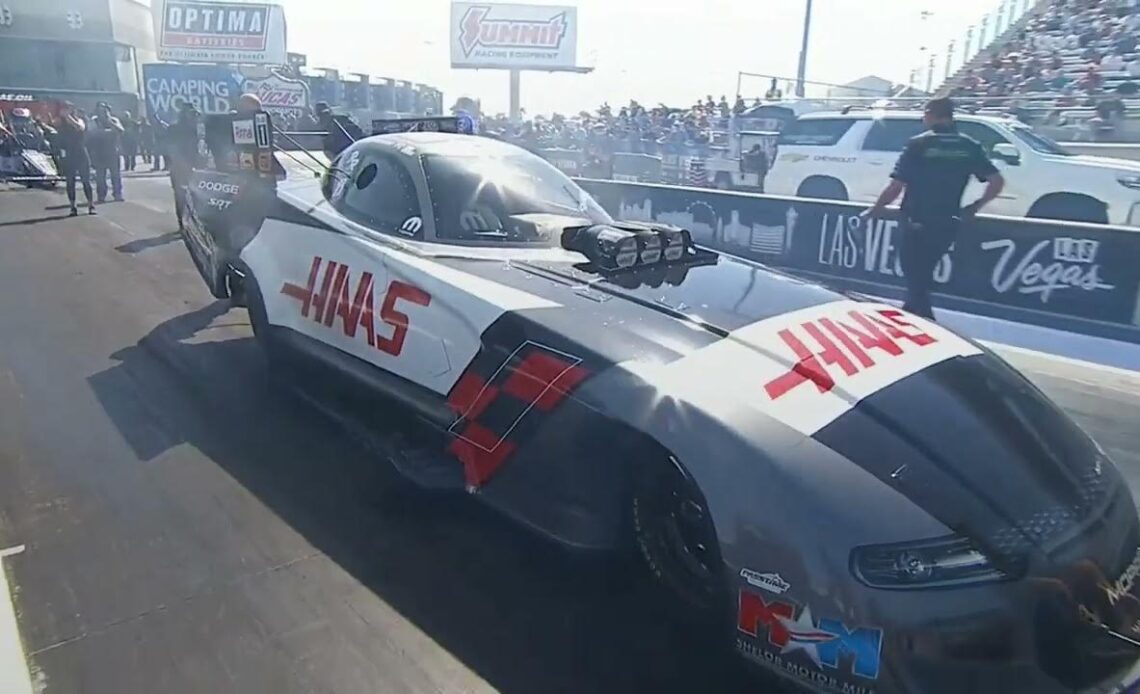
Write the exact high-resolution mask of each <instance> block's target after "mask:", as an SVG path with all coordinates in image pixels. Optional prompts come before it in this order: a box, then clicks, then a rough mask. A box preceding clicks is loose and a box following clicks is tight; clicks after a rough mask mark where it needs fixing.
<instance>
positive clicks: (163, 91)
mask: <svg viewBox="0 0 1140 694" xmlns="http://www.w3.org/2000/svg"><path fill="white" fill-rule="evenodd" d="M242 81H243V78H242V76H241V75H240V74H238V73H236V72H234V71H233V70H231V69H229V68H226V67H223V66H221V65H175V64H173V63H150V64H148V65H143V87H144V88H145V91H146V105H147V112H148V113H150V114H151V115H153V116H158V117H159V118H161V119H162V120H164V121H166V122H167V123H173V122H174V121H175V120H177V118H178V110H179V108H181V106H182V104H183V103H184V102H187V101H188V102H190V103H192V104H194V106H196V107H197V108H198V110H199V111H200V112H201V113H202V115H204V116H209V115H213V114H217V113H229V112H230V111H231V110H232V109H233V108H234V107H235V106H237V99H238V96H239V95H240V94H241V87H240V85H241V83H242Z"/></svg>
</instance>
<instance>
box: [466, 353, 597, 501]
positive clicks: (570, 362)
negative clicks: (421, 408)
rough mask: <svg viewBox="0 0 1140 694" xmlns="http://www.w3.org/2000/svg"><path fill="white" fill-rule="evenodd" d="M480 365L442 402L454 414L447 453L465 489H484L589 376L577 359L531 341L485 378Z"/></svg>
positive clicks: (468, 372) (468, 373)
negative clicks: (459, 470) (460, 471)
mask: <svg viewBox="0 0 1140 694" xmlns="http://www.w3.org/2000/svg"><path fill="white" fill-rule="evenodd" d="M479 361H480V360H479V359H476V360H475V361H474V362H472V366H471V367H469V368H468V370H467V372H466V373H464V374H463V376H462V377H461V378H460V379H459V382H457V383H456V384H455V386H454V387H453V388H452V389H451V393H450V394H449V395H448V398H447V404H448V406H449V407H450V408H451V410H452V411H453V412H455V414H456V420H455V422H454V423H453V424H452V425H451V427H450V429H449V431H450V432H451V434H452V435H453V436H454V437H455V438H454V439H453V440H452V442H451V444H450V445H449V446H448V450H449V451H450V452H451V453H452V454H453V455H455V457H456V458H458V459H459V461H460V462H461V463H462V464H463V471H464V477H465V478H466V481H467V484H468V486H470V487H479V486H482V485H483V484H486V482H487V480H489V479H490V478H491V477H492V476H493V475H494V474H495V473H496V472H497V471H498V470H499V468H500V467H502V465H503V463H505V462H506V460H507V459H508V458H509V457H510V456H511V454H513V453H514V452H515V451H516V450H517V449H518V445H519V444H520V439H521V438H523V437H525V436H526V435H527V434H529V433H533V431H534V430H535V428H536V427H535V424H536V423H540V422H541V419H542V418H543V417H545V416H547V415H549V414H550V413H551V412H553V411H554V410H555V409H556V408H557V407H558V405H559V404H561V403H562V402H563V401H564V400H565V398H566V396H567V395H569V394H570V393H571V392H572V391H573V390H574V388H575V387H577V386H578V385H579V384H581V383H582V381H583V380H585V379H586V377H587V376H588V375H589V372H588V371H587V370H586V369H585V368H583V367H582V366H581V362H582V360H581V359H579V358H578V357H575V356H573V355H570V354H566V353H564V352H559V351H558V350H555V349H552V348H550V347H546V346H544V345H540V344H538V343H535V342H530V341H528V342H525V343H523V344H522V345H521V346H520V347H519V348H518V349H516V350H515V351H514V352H512V353H511V355H510V356H508V357H507V359H506V360H505V361H503V362H502V363H501V364H499V365H498V366H497V367H496V368H493V369H491V373H490V374H489V375H486V376H484V375H482V374H481V373H479V369H478V368H476V364H477V363H478V362H479Z"/></svg>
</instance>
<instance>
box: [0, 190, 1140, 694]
mask: <svg viewBox="0 0 1140 694" xmlns="http://www.w3.org/2000/svg"><path fill="white" fill-rule="evenodd" d="M126 192H127V196H128V198H129V200H130V201H129V202H126V203H112V204H108V205H104V206H101V207H100V208H99V215H98V216H96V217H87V216H81V217H79V218H76V219H68V218H66V216H65V215H66V212H67V210H66V207H65V206H64V203H63V197H62V195H60V194H59V193H53V192H47V191H38V190H36V191H33V190H23V189H17V188H8V189H3V188H0V551H2V550H3V549H4V548H6V547H10V546H13V545H21V544H22V545H24V546H25V547H26V550H25V551H24V552H23V553H21V554H18V555H15V556H10V557H7V558H5V559H3V565H4V566H3V568H4V570H5V571H6V572H7V576H8V579H9V580H8V583H9V585H10V587H11V590H12V592H13V595H12V599H13V601H14V604H15V608H16V613H17V618H18V623H19V631H20V636H21V637H22V641H23V645H24V651H25V653H26V655H27V659H28V662H29V665H30V668H31V670H32V673H33V676H34V679H35V680H36V681H37V683H38V686H39V687H40V688H42V689H43V691H46V692H49V693H55V692H66V693H70V692H83V693H85V694H86V693H91V694H102V693H107V694H124V693H133V692H146V693H149V692H164V693H169V694H180V693H183V692H186V693H190V692H193V693H199V692H212V693H228V692H274V693H282V694H284V693H286V692H337V693H340V692H353V693H355V692H369V693H371V692H380V693H383V694H388V693H391V694H404V693H413V692H415V693H420V692H439V693H451V692H484V691H496V690H497V691H502V692H525V693H528V694H529V693H531V692H535V693H539V692H540V693H543V694H545V693H548V692H549V693H553V692H575V693H578V694H580V693H582V692H654V693H655V694H661V693H668V692H702V693H703V692H722V691H723V692H775V691H778V690H782V689H783V688H782V687H777V686H774V685H771V684H770V683H767V682H763V681H761V682H758V681H757V680H756V679H755V678H754V676H753V675H752V674H751V673H749V672H747V671H745V670H744V669H743V668H742V667H741V666H740V665H739V664H738V663H737V662H736V660H735V659H734V658H732V657H730V656H728V655H727V654H724V653H720V652H717V651H716V650H714V649H712V648H711V647H709V646H708V645H707V644H703V643H701V642H700V641H699V640H698V639H697V638H696V637H694V636H693V635H692V634H690V633H688V632H687V631H686V630H685V629H683V628H682V627H680V626H678V625H677V624H675V623H673V622H672V621H671V620H669V619H668V618H667V616H665V615H664V613H665V612H666V611H667V610H663V609H662V605H660V604H659V603H656V602H654V601H653V600H652V599H650V597H649V595H648V591H646V590H645V588H644V585H643V579H642V578H640V577H639V575H638V574H636V572H632V571H626V570H621V569H618V570H614V569H613V568H612V567H610V566H608V565H605V564H599V563H597V562H594V561H587V560H583V559H581V558H577V557H572V556H567V555H565V554H564V553H562V552H560V551H558V550H557V549H555V548H551V547H547V546H545V545H544V544H543V543H541V542H537V541H535V540H533V539H532V538H529V537H527V536H525V535H523V534H522V533H520V532H519V531H517V530H515V529H514V528H512V527H511V526H510V525H508V524H507V523H505V522H503V521H501V520H499V519H498V518H496V517H494V516H492V515H490V514H489V513H487V512H485V511H483V510H482V509H481V508H478V507H476V506H474V505H473V504H471V503H469V501H468V500H466V499H457V500H451V499H449V500H447V501H446V502H443V501H440V500H426V499H422V498H414V497H407V496H404V495H400V494H398V493H395V492H394V491H393V490H391V489H390V488H389V486H388V483H387V481H386V479H387V478H386V477H385V475H384V474H383V473H382V471H381V468H380V466H381V465H382V463H381V462H379V461H378V460H377V459H376V456H375V455H374V454H372V453H370V452H369V451H368V450H366V449H364V448H363V447H361V446H360V445H358V444H357V443H356V442H355V441H354V440H352V439H351V438H349V437H348V436H346V434H345V433H344V432H342V431H341V430H340V429H338V428H337V427H336V426H335V425H334V424H332V423H330V422H328V421H326V420H325V419H323V418H322V417H321V416H320V415H318V414H316V413H315V412H314V411H313V410H312V409H311V408H310V407H308V406H307V405H306V404H304V403H303V402H300V401H299V400H298V399H296V398H294V397H292V396H290V395H289V394H288V393H287V392H285V391H284V390H282V389H281V388H280V387H279V386H277V385H275V384H273V383H272V382H271V381H270V378H269V375H268V374H267V372H266V369H265V366H264V364H263V362H262V360H261V357H260V354H259V353H258V351H257V349H256V346H255V345H254V343H253V341H252V339H251V335H250V330H249V327H248V322H247V320H246V316H245V313H244V312H243V311H240V310H232V311H231V310H229V309H228V308H227V307H226V306H225V305H224V304H223V303H221V302H215V301H213V300H212V298H211V297H210V296H209V295H208V293H207V292H206V290H205V288H204V285H203V284H202V282H201V280H200V279H199V277H198V275H197V274H196V272H195V270H194V269H193V267H192V266H191V263H190V260H189V257H188V255H187V253H186V251H185V249H184V248H183V246H182V244H181V241H180V240H179V238H178V236H177V233H176V232H175V225H174V220H173V215H172V214H170V213H169V212H168V211H167V210H169V209H170V207H171V201H170V189H169V184H168V182H167V181H166V180H165V179H163V178H146V179H132V180H129V181H128V182H127V186H126ZM1009 358H1010V360H1011V361H1012V362H1013V363H1014V364H1015V365H1016V366H1018V367H1019V368H1021V369H1022V370H1023V371H1025V372H1026V373H1027V374H1028V375H1029V376H1030V377H1031V378H1032V379H1033V380H1034V381H1035V382H1037V383H1038V384H1039V385H1040V386H1041V387H1043V388H1044V389H1045V390H1046V391H1047V392H1048V393H1049V394H1050V395H1051V396H1052V397H1053V398H1054V399H1055V400H1056V401H1057V402H1058V403H1060V404H1061V406H1062V407H1064V408H1065V409H1066V410H1067V411H1068V412H1070V413H1071V414H1072V415H1073V416H1074V417H1075V418H1076V419H1077V420H1078V421H1079V422H1080V423H1081V424H1082V425H1084V426H1085V427H1086V428H1087V429H1088V431H1089V432H1090V433H1092V435H1093V436H1094V437H1095V438H1096V439H1097V440H1098V441H1099V442H1100V443H1101V444H1102V445H1103V446H1104V447H1105V448H1106V450H1108V451H1109V453H1110V454H1111V455H1112V456H1113V457H1114V458H1115V460H1116V461H1117V463H1118V464H1119V465H1120V466H1121V468H1122V469H1123V470H1124V472H1125V474H1126V475H1127V477H1128V479H1129V481H1130V483H1131V485H1132V488H1133V490H1134V493H1135V491H1136V490H1137V489H1140V427H1137V426H1136V417H1137V415H1136V413H1138V412H1140V376H1138V375H1132V374H1129V373H1125V372H1116V371H1109V370H1101V369H1089V368H1084V367H1081V366H1079V365H1073V364H1071V363H1066V362H1061V361H1055V360H1052V359H1050V358H1046V357H1037V356H1033V355H1026V354H1023V353H1015V354H1011V355H1010V356H1009ZM4 599H6V596H2V595H0V600H4Z"/></svg>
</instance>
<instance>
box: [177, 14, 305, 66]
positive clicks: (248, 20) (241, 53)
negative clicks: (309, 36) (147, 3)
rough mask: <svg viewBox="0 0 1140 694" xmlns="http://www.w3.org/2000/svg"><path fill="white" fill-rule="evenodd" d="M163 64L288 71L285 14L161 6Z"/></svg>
mask: <svg viewBox="0 0 1140 694" xmlns="http://www.w3.org/2000/svg"><path fill="white" fill-rule="evenodd" d="M155 35H156V36H157V37H158V57H159V59H160V60H175V61H184V62H190V61H193V62H217V63H236V64H270V65H286V64H287V63H288V59H287V57H286V54H285V11H284V10H283V9H281V7H280V6H278V5H264V4H256V5H255V4H251V3H235V2H206V1H204V0H161V1H160V2H158V3H157V4H156V6H155Z"/></svg>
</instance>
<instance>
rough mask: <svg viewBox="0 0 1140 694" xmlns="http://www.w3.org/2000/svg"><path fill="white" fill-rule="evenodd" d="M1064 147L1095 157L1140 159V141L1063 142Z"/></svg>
mask: <svg viewBox="0 0 1140 694" xmlns="http://www.w3.org/2000/svg"><path fill="white" fill-rule="evenodd" d="M1060 144H1061V146H1062V147H1064V148H1065V149H1067V150H1069V151H1070V152H1072V153H1073V154H1089V155H1092V156H1095V157H1113V158H1115V159H1130V160H1132V161H1140V143H1131V142H1062V143H1060Z"/></svg>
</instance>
